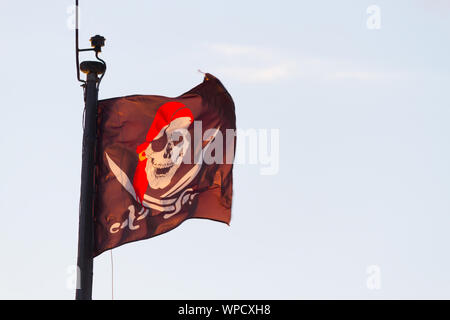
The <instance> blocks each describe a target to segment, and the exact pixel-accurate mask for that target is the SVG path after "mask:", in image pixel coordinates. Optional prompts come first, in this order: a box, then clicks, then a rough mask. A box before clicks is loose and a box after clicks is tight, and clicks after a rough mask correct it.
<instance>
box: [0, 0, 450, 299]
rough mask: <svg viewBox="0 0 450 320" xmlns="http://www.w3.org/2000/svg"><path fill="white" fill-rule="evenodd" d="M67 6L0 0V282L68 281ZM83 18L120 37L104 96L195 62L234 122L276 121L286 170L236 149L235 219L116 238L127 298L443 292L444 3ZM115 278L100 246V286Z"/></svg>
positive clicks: (73, 240)
mask: <svg viewBox="0 0 450 320" xmlns="http://www.w3.org/2000/svg"><path fill="white" fill-rule="evenodd" d="M372 4H375V5H378V6H379V7H380V9H381V29H380V30H369V29H367V27H366V19H367V17H368V15H367V14H366V9H367V7H368V6H369V5H372ZM71 5H72V1H65V0H58V1H56V0H53V1H49V0H47V1H29V2H25V1H1V2H0V14H1V19H0V36H1V39H2V44H3V45H2V50H1V53H0V58H1V59H0V64H1V70H2V73H3V75H2V77H1V79H0V85H1V88H2V103H1V106H2V109H1V110H2V119H3V121H2V126H1V127H0V133H1V138H0V139H1V150H2V155H3V156H2V159H1V160H0V164H1V167H2V168H3V172H2V174H1V177H2V183H1V192H0V197H1V198H0V200H1V201H0V205H1V214H2V215H1V217H2V219H1V221H2V222H1V224H0V228H1V232H0V243H1V245H0V248H1V266H0V298H56V299H72V298H73V297H74V292H73V290H69V289H68V288H67V287H66V282H67V278H68V274H67V268H68V267H69V266H70V265H73V264H75V262H76V252H77V232H78V230H77V228H78V200H79V186H80V168H81V138H82V110H83V100H82V91H81V89H80V88H79V86H78V84H77V82H76V79H75V61H74V52H73V49H74V48H73V46H74V44H73V31H72V30H70V29H69V28H68V27H67V19H69V14H68V13H67V8H68V7H69V6H71ZM81 18H82V21H81V31H80V40H81V46H82V47H85V46H87V45H88V41H87V40H88V38H89V37H90V36H91V35H94V34H101V35H103V36H105V37H106V39H107V41H106V47H105V48H104V53H103V54H102V56H103V58H104V59H105V60H106V61H107V63H108V72H107V74H106V76H105V78H104V80H103V83H102V86H101V91H100V97H101V98H109V97H114V96H121V95H130V94H160V95H168V96H176V95H179V94H181V93H183V92H185V91H187V90H188V89H190V88H192V87H193V86H195V85H196V84H198V83H199V82H201V81H202V76H201V74H199V73H198V72H197V69H201V70H203V71H206V72H210V73H212V74H214V75H216V76H217V77H219V78H220V79H221V80H222V81H223V83H224V84H225V86H226V87H227V88H228V90H229V92H230V93H231V95H232V96H233V97H234V100H235V104H236V112H237V123H238V127H239V128H243V129H248V128H256V129H258V128H267V129H270V128H276V129H279V130H280V142H281V146H280V171H279V174H278V175H275V176H261V175H259V167H258V166H256V165H239V166H236V168H235V171H234V173H235V184H234V188H235V189H234V190H235V194H234V199H233V200H234V203H233V215H232V222H231V227H227V226H225V225H224V224H220V223H214V222H210V221H203V220H190V221H187V222H185V223H184V224H183V225H182V226H180V227H179V228H177V229H175V230H174V231H172V232H170V233H167V234H164V235H162V236H159V237H156V238H153V239H150V240H145V241H140V242H136V243H133V244H127V245H125V246H123V247H120V248H118V249H115V250H114V267H115V274H114V277H115V297H116V298H118V299H129V298H137V299H140V298H149V299H166V298H167V299H171V298H180V299H197V298H210V299H214V298H224V299H226V298H235V299H241V298H253V299H259V298H266V299H278V298H286V299H303V298H362V299H372V298H375V299H378V298H450V294H449V292H450V276H449V273H448V270H449V268H450V257H449V253H448V252H449V249H448V245H449V242H450V234H449V232H448V228H449V226H450V200H449V193H450V167H449V163H450V150H449V147H448V145H449V144H448V141H449V137H450V129H449V125H448V122H449V120H450V119H449V118H450V109H449V103H450V96H449V91H450V90H449V86H450V82H449V80H450V59H449V57H450V45H449V38H450V37H449V35H450V1H445V0H442V1H437V0H435V1H425V0H410V1H331V0H328V1H234V0H228V1H211V0H210V1H194V0H191V1H171V2H170V3H169V2H168V1H164V2H163V1H143V0H141V1H138V0H134V1H126V2H125V1H107V0H101V1H100V0H97V1H87V0H81ZM87 58H89V54H86V55H83V56H82V59H87ZM370 265H377V266H379V267H380V270H381V289H380V290H369V289H368V288H367V286H366V280H367V274H366V268H367V267H368V266H370ZM110 277H111V266H110V255H109V252H107V253H104V254H103V255H101V256H100V257H98V258H97V259H96V260H95V267H94V298H98V299H101V298H103V299H109V298H110V295H111V288H110V284H111V283H110Z"/></svg>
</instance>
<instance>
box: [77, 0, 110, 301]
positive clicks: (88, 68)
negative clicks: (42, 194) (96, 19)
mask: <svg viewBox="0 0 450 320" xmlns="http://www.w3.org/2000/svg"><path fill="white" fill-rule="evenodd" d="M75 4H76V8H75V11H76V26H75V41H76V61H77V78H78V80H79V81H80V82H83V85H82V87H83V88H84V102H85V115H84V131H83V151H82V152H83V154H82V166H81V194H80V212H79V229H78V258H77V266H78V272H77V289H76V295H75V299H76V300H91V299H92V279H93V245H94V199H95V174H94V173H95V146H96V138H97V102H98V89H99V85H100V81H101V79H102V78H103V75H104V74H105V71H106V64H105V62H104V61H103V60H102V59H100V58H99V57H98V54H99V53H100V52H101V48H102V47H103V46H104V44H105V38H103V37H102V36H98V35H97V36H94V37H92V38H91V39H90V41H91V46H92V48H90V49H79V48H78V0H76V2H75ZM91 50H92V51H95V56H96V58H97V59H98V60H99V61H84V62H82V63H81V64H80V65H78V63H79V62H78V61H79V59H78V56H79V52H80V51H91ZM80 69H81V71H83V72H84V73H85V74H86V81H84V80H81V79H80V71H79V70H80ZM99 75H101V76H100V77H99Z"/></svg>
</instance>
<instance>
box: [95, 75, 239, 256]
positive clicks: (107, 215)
mask: <svg viewBox="0 0 450 320" xmlns="http://www.w3.org/2000/svg"><path fill="white" fill-rule="evenodd" d="M97 121H98V132H97V139H98V140H97V141H98V142H97V148H96V176H95V180H96V181H95V184H96V199H95V210H94V253H93V255H94V256H97V255H99V254H100V253H102V252H103V251H105V250H108V249H111V248H114V247H117V246H120V245H122V244H125V243H128V242H132V241H137V240H142V239H147V238H150V237H153V236H156V235H159V234H162V233H165V232H167V231H170V230H172V229H173V228H175V227H177V226H178V225H180V224H181V223H182V222H183V221H185V220H186V219H189V218H206V219H211V220H215V221H220V222H224V223H227V224H229V223H230V219H231V201H232V180H233V178H232V169H233V159H234V146H235V143H236V136H235V132H236V116H235V109H234V103H233V99H232V98H231V96H230V94H229V93H228V92H227V90H226V89H225V87H224V86H223V85H222V83H221V82H220V81H219V80H218V79H217V78H215V77H214V76H213V75H211V74H208V73H207V74H206V75H205V78H204V80H203V82H202V83H201V84H199V85H198V86H196V87H195V88H193V89H191V90H189V91H188V92H186V93H184V94H182V95H181V96H178V97H176V98H169V97H163V96H157V95H134V96H127V97H120V98H113V99H107V100H101V101H99V106H98V120H97Z"/></svg>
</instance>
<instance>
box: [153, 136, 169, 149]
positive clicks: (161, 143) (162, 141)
mask: <svg viewBox="0 0 450 320" xmlns="http://www.w3.org/2000/svg"><path fill="white" fill-rule="evenodd" d="M166 144H167V137H166V135H165V134H163V135H162V136H161V138H158V139H156V140H153V141H152V142H151V144H150V145H151V146H152V150H153V152H160V151H162V150H163V149H164V147H165V146H166Z"/></svg>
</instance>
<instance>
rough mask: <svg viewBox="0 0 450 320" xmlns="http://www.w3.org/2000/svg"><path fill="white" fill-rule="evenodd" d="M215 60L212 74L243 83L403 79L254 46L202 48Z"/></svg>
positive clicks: (393, 73) (353, 64)
mask: <svg viewBox="0 0 450 320" xmlns="http://www.w3.org/2000/svg"><path fill="white" fill-rule="evenodd" d="M206 46H207V48H208V50H209V51H210V52H211V53H212V54H214V55H216V56H217V58H218V59H219V66H218V67H217V68H216V70H217V71H218V72H219V73H221V74H223V75H224V76H226V77H229V78H232V79H235V80H238V81H241V82H245V83H271V82H276V81H281V80H286V79H292V78H300V79H308V80H320V81H387V80H393V79H401V78H404V76H405V75H404V74H403V73H401V72H397V71H395V70H394V71H392V70H386V71H385V70H379V69H374V68H375V67H374V66H372V65H367V64H366V65H364V64H362V65H360V64H358V63H356V62H354V61H344V60H335V59H332V58H317V57H314V58H313V57H306V56H302V55H298V54H292V53H286V52H282V51H280V50H275V49H271V48H264V47H258V46H248V45H236V44H225V43H213V44H207V45H206Z"/></svg>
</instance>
